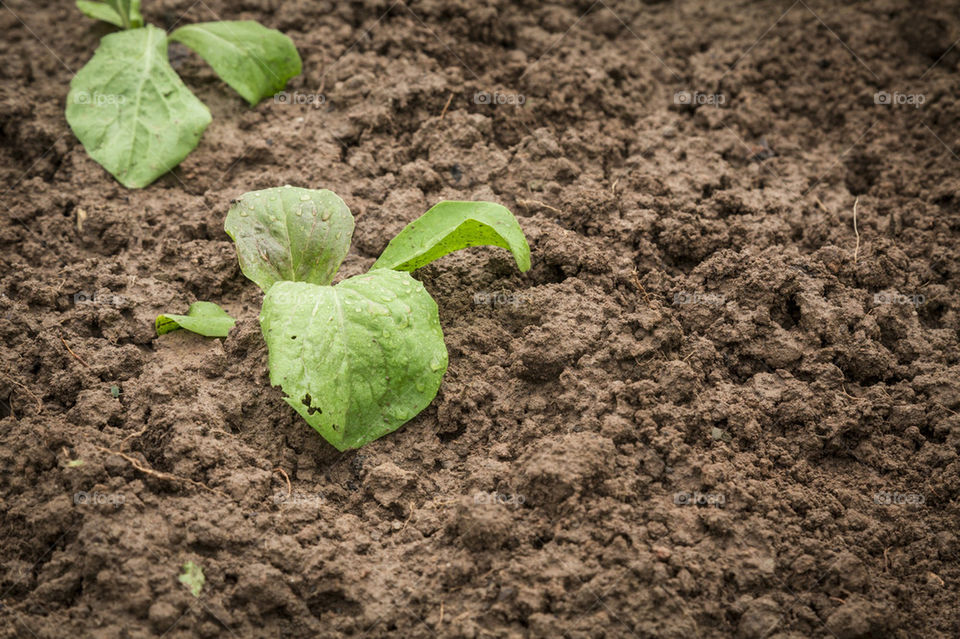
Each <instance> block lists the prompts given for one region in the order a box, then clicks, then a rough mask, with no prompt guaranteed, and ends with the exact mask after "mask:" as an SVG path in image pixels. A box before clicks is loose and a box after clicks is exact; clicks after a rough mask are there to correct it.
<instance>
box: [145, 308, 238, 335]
mask: <svg viewBox="0 0 960 639" xmlns="http://www.w3.org/2000/svg"><path fill="white" fill-rule="evenodd" d="M236 323H237V320H235V319H233V318H232V317H230V316H229V315H227V312H226V311H225V310H223V309H222V308H220V307H219V306H217V305H216V304H214V303H213V302H194V303H193V304H191V305H190V308H189V309H188V310H187V314H186V315H172V314H166V315H158V316H157V320H156V322H154V326H155V327H156V329H157V335H164V334H166V333H169V332H170V331H175V330H177V329H181V328H182V329H185V330H188V331H191V332H194V333H199V334H200V335H203V336H205V337H226V336H227V334H228V333H229V332H230V329H231V328H233V325H234V324H236Z"/></svg>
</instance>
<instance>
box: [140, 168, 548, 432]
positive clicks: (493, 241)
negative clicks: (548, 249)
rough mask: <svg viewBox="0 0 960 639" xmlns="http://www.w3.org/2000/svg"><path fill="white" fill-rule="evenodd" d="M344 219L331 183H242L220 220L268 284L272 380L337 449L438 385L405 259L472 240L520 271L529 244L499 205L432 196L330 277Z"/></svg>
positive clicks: (428, 331) (419, 287)
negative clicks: (365, 258)
mask: <svg viewBox="0 0 960 639" xmlns="http://www.w3.org/2000/svg"><path fill="white" fill-rule="evenodd" d="M353 228H354V222H353V215H351V214H350V210H349V209H348V208H347V205H346V204H344V202H343V200H341V199H340V198H339V197H337V196H336V195H335V194H334V193H333V192H331V191H327V190H320V191H316V190H311V189H301V188H294V187H291V186H285V187H281V188H274V189H266V190H263V191H253V192H251V193H246V194H244V195H243V196H242V197H240V199H239V200H236V201H235V203H234V204H233V206H232V207H231V208H230V211H229V213H228V214H227V220H226V224H225V229H226V231H227V234H228V235H229V236H230V237H231V238H232V239H233V241H234V242H235V243H236V247H237V256H238V259H239V262H240V270H241V271H242V272H243V274H244V275H246V276H247V277H248V278H250V279H251V280H253V282H255V283H256V284H257V285H258V286H259V287H260V288H261V289H263V291H264V292H265V293H266V295H265V297H264V299H263V308H262V309H261V311H260V328H261V330H262V331H263V336H264V338H265V340H266V342H267V350H268V365H269V368H270V383H271V384H273V385H274V386H280V388H282V389H283V391H284V393H285V394H286V397H285V398H284V399H285V400H286V401H287V403H288V404H290V406H292V407H293V409H294V410H296V411H297V412H298V413H299V414H300V415H301V416H302V417H303V418H304V419H305V420H306V421H307V423H308V424H310V426H312V427H313V428H314V429H316V430H317V432H319V433H320V434H321V435H322V436H323V437H324V439H326V440H327V441H328V442H330V443H331V444H332V445H333V446H334V447H336V448H337V449H338V450H347V449H350V448H359V447H360V446H362V445H364V444H366V443H367V442H370V441H372V440H374V439H377V438H378V437H382V436H383V435H386V434H387V433H390V432H393V431H395V430H396V429H398V428H400V426H402V425H403V424H404V423H406V422H407V421H409V420H411V419H413V418H414V417H416V416H417V415H418V414H419V413H420V411H422V410H423V409H424V408H426V407H427V405H428V404H429V403H430V402H431V401H433V398H434V397H435V396H436V394H437V391H438V390H439V388H440V381H441V380H442V379H443V375H444V373H445V372H446V370H447V348H446V346H445V345H444V343H443V331H442V330H441V329H440V316H439V314H438V312H437V304H436V302H434V301H433V298H432V297H430V294H429V293H427V291H426V289H425V288H424V287H423V284H421V283H420V282H419V281H417V280H415V279H414V278H413V277H412V276H411V275H410V273H409V271H412V270H414V269H416V268H419V267H421V266H424V265H426V264H429V263H430V262H432V261H433V260H436V259H438V258H440V257H443V256H444V255H447V254H448V253H451V252H453V251H456V250H459V249H462V248H466V247H468V246H481V245H492V246H499V247H502V248H505V249H507V250H509V251H510V252H511V253H512V254H513V257H514V259H515V261H516V263H517V266H518V267H519V268H520V270H521V271H526V270H528V269H529V268H530V247H529V245H528V244H527V240H526V238H525V237H524V235H523V231H522V230H521V229H520V225H519V224H518V223H517V220H516V218H515V217H514V216H513V214H512V213H510V211H508V210H507V209H506V208H504V207H502V206H500V205H499V204H493V203H491V202H440V203H439V204H437V205H436V206H434V207H433V208H431V209H430V210H429V211H427V212H426V213H424V214H423V215H422V216H421V217H420V218H419V219H417V220H415V221H414V222H411V223H410V224H409V225H407V227H406V228H404V229H403V231H401V232H400V234H399V235H397V236H396V237H395V238H394V239H393V240H392V241H391V242H390V244H389V245H388V246H387V248H386V249H385V250H384V252H383V254H382V255H381V256H380V258H379V259H378V260H377V261H376V263H374V265H373V267H372V268H371V269H370V271H369V272H367V273H364V274H362V275H357V276H355V277H350V278H347V279H345V280H343V281H341V282H340V283H338V284H337V285H336V286H332V285H331V283H332V282H333V278H334V276H335V275H336V273H337V269H338V268H339V267H340V263H341V262H342V261H343V258H344V257H345V256H346V255H347V251H348V250H349V248H350V239H351V237H352V236H353ZM157 321H158V326H159V323H160V318H158V320H157ZM181 325H182V322H181Z"/></svg>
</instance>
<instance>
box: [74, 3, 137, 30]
mask: <svg viewBox="0 0 960 639" xmlns="http://www.w3.org/2000/svg"><path fill="white" fill-rule="evenodd" d="M111 4H112V3H111ZM111 4H106V3H104V2H94V1H93V0H77V9H79V10H80V12H81V13H83V15H85V16H87V17H88V18H93V19H94V20H102V21H103V22H109V23H110V24H113V25H116V26H118V27H123V26H124V24H123V19H122V18H121V17H120V14H119V13H118V12H117V11H116V10H115V9H114V8H113V7H112V6H111ZM129 11H130V13H129V15H130V26H131V27H133V28H137V27H142V26H143V16H142V15H141V14H140V0H132V1H131V2H130V10H129Z"/></svg>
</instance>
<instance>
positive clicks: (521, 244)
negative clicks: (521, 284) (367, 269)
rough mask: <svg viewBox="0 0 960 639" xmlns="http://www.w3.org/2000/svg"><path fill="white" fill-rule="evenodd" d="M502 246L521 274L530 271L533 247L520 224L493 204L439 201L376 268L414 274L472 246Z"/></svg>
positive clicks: (394, 243) (409, 227)
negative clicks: (454, 252) (446, 256)
mask: <svg viewBox="0 0 960 639" xmlns="http://www.w3.org/2000/svg"><path fill="white" fill-rule="evenodd" d="M484 245H489V246H499V247H501V248H505V249H507V250H509V251H510V252H511V253H513V257H514V259H515V260H516V262H517V267H518V268H519V269H520V270H521V271H526V270H528V269H529V268H530V246H529V245H528V244H527V239H526V238H525V237H524V235H523V231H522V230H521V228H520V224H519V223H518V222H517V219H516V218H515V217H514V216H513V214H512V213H511V212H510V211H509V210H507V209H506V208H505V207H503V206H500V205H499V204H494V203H493V202H454V201H445V202H440V203H439V204H437V205H436V206H434V207H433V208H431V209H430V210H429V211H427V212H426V213H424V214H423V215H422V216H420V217H419V218H417V219H416V220H414V221H413V222H411V223H410V224H408V225H407V226H406V228H404V229H403V230H402V231H400V233H399V234H398V235H397V236H396V237H395V238H393V239H392V240H391V241H390V244H388V245H387V248H386V249H385V250H384V251H383V254H382V255H380V258H379V259H378V260H377V261H376V263H375V264H374V265H373V268H375V269H381V268H389V269H394V270H398V271H413V270H415V269H418V268H420V267H421V266H425V265H427V264H429V263H430V262H432V261H434V260H436V259H439V258H441V257H443V256H444V255H447V254H448V253H452V252H453V251H457V250H459V249H462V248H467V247H469V246H484Z"/></svg>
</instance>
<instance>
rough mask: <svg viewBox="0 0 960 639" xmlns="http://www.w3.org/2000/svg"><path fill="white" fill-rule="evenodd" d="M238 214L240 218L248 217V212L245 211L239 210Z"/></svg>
mask: <svg viewBox="0 0 960 639" xmlns="http://www.w3.org/2000/svg"><path fill="white" fill-rule="evenodd" d="M237 213H238V214H239V215H240V217H247V212H246V211H244V210H243V209H237Z"/></svg>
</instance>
